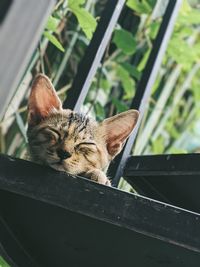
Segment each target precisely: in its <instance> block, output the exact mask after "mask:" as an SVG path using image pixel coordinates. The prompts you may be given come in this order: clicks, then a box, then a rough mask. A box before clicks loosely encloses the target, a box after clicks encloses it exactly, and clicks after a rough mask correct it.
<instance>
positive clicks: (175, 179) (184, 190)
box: [124, 154, 200, 212]
mask: <svg viewBox="0 0 200 267" xmlns="http://www.w3.org/2000/svg"><path fill="white" fill-rule="evenodd" d="M199 162H200V155H199V154H181V155H154V156H134V157H130V158H129V160H128V161H127V165H126V168H125V173H124V176H125V177H126V179H128V181H129V183H130V184H132V185H133V186H134V187H135V188H136V190H138V192H139V193H141V194H143V195H146V196H148V197H151V198H153V199H157V200H160V201H165V202H167V203H171V204H173V205H177V206H179V207H182V208H186V209H189V210H193V211H195V212H200V199H199V188H200V165H199Z"/></svg>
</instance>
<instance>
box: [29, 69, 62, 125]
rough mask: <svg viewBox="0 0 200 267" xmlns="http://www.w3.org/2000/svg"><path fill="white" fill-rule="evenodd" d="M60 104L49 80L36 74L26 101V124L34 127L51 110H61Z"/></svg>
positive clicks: (42, 75)
mask: <svg viewBox="0 0 200 267" xmlns="http://www.w3.org/2000/svg"><path fill="white" fill-rule="evenodd" d="M61 109H62V104H61V101H60V99H59V97H58V96H57V93H56V90H55V89H54V87H53V85H52V83H51V81H50V80H49V78H48V77H47V76H46V75H44V74H38V75H37V76H36V78H35V79H34V81H33V84H32V88H31V93H30V96H29V100H28V122H29V125H32V126H34V125H36V124H38V123H39V122H40V121H41V120H43V119H45V118H46V117H47V116H48V115H49V113H50V112H51V111H53V110H61Z"/></svg>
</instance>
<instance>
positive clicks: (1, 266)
mask: <svg viewBox="0 0 200 267" xmlns="http://www.w3.org/2000/svg"><path fill="white" fill-rule="evenodd" d="M0 267H9V265H8V264H7V263H6V262H5V261H4V259H3V258H2V257H1V256H0Z"/></svg>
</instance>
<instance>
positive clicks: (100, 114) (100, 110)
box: [95, 102, 106, 120]
mask: <svg viewBox="0 0 200 267" xmlns="http://www.w3.org/2000/svg"><path fill="white" fill-rule="evenodd" d="M95 113H96V116H97V119H98V120H103V119H105V116H106V114H105V109H104V107H103V106H102V105H101V104H100V103H99V102H97V103H96V104H95Z"/></svg>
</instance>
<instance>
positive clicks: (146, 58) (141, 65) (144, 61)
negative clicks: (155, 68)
mask: <svg viewBox="0 0 200 267" xmlns="http://www.w3.org/2000/svg"><path fill="white" fill-rule="evenodd" d="M150 52H151V50H150V49H148V50H147V51H146V52H145V54H144V56H143V58H142V60H141V61H140V63H139V65H138V67H137V69H138V70H139V71H142V70H143V69H144V67H145V65H146V63H147V60H148V58H149V55H150Z"/></svg>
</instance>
